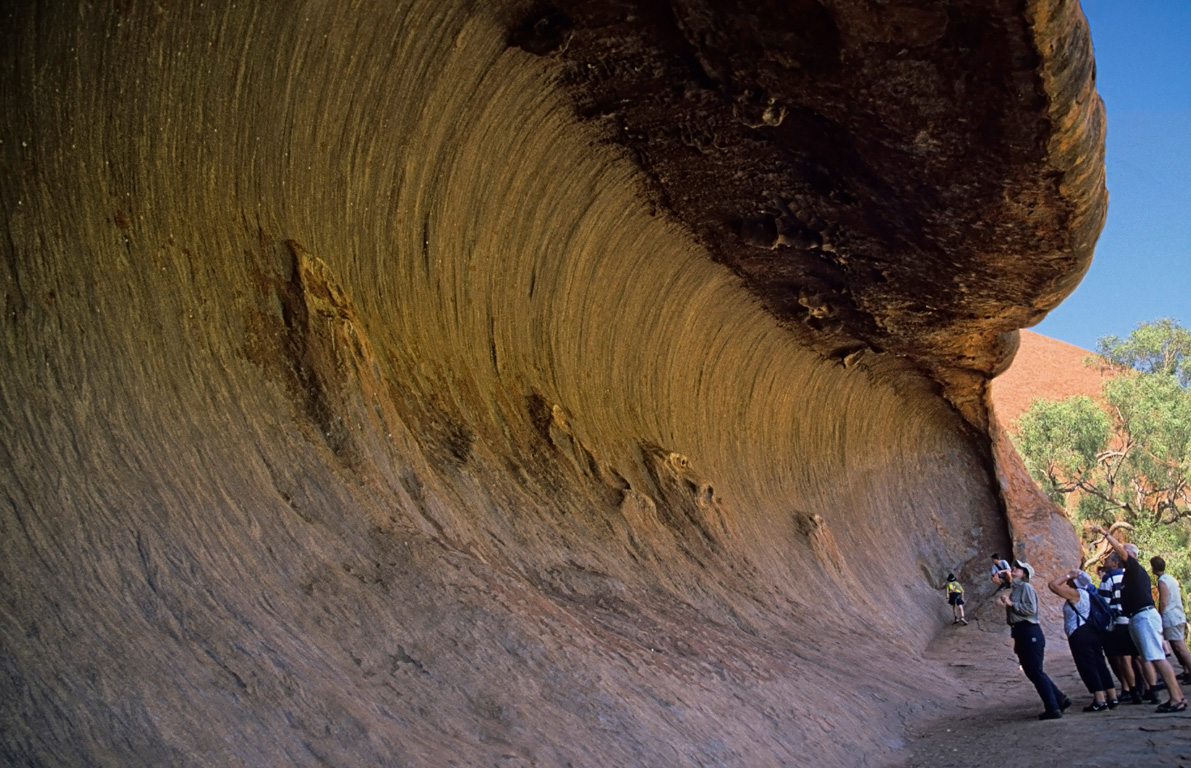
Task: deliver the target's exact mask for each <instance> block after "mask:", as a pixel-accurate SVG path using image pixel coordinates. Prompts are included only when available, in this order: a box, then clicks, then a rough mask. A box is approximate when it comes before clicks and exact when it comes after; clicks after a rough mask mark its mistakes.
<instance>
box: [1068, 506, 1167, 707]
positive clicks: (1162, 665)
mask: <svg viewBox="0 0 1191 768" xmlns="http://www.w3.org/2000/svg"><path fill="white" fill-rule="evenodd" d="M1092 530H1094V531H1096V532H1097V533H1100V534H1103V535H1104V539H1105V541H1107V542H1108V544H1109V546H1111V547H1112V549H1113V552H1115V553H1116V554H1117V557H1119V558H1121V560H1122V561H1123V562H1124V568H1125V578H1124V579H1122V581H1121V610H1123V611H1124V612H1125V614H1126V615H1127V616H1128V617H1129V634H1130V635H1132V637H1133V644H1134V645H1135V646H1137V650H1138V652H1139V653H1140V654H1141V658H1142V660H1143V661H1144V662H1145V665H1144V668H1143V671H1144V672H1145V673H1146V677H1149V678H1152V677H1153V675H1154V671H1155V670H1157V671H1158V673H1159V674H1161V675H1162V680H1163V681H1165V683H1166V690H1167V691H1168V692H1169V694H1170V697H1169V698H1168V699H1167V700H1166V703H1165V704H1160V705H1159V706H1158V708H1157V709H1156V710H1154V711H1155V712H1183V711H1185V710H1186V709H1187V700H1186V699H1185V698H1183V691H1182V689H1181V688H1179V681H1178V679H1177V678H1176V677H1175V676H1174V668H1173V667H1171V666H1170V662H1169V661H1167V660H1166V651H1165V650H1164V649H1163V648H1162V617H1161V615H1159V613H1158V609H1157V608H1155V607H1154V598H1153V597H1152V596H1151V594H1150V575H1149V574H1148V573H1146V570H1145V568H1142V567H1141V563H1139V562H1138V561H1137V546H1136V545H1134V544H1122V543H1121V542H1119V541H1117V540H1116V539H1115V538H1114V537H1113V535H1112V534H1111V533H1109V532H1108V531H1106V530H1104V527H1103V526H1099V525H1096V526H1093V527H1092ZM1146 682H1148V683H1151V684H1152V682H1153V680H1152V679H1151V680H1147V681H1146Z"/></svg>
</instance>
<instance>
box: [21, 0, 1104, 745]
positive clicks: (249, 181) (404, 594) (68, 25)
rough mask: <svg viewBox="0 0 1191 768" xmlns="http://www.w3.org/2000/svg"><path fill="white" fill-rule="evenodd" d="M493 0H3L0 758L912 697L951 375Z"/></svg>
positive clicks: (733, 737) (938, 553)
mask: <svg viewBox="0 0 1191 768" xmlns="http://www.w3.org/2000/svg"><path fill="white" fill-rule="evenodd" d="M529 11H530V9H527V8H523V7H514V6H509V7H504V6H500V7H493V8H488V7H480V6H478V5H471V4H468V3H446V4H444V3H441V2H433V3H431V2H413V3H410V4H407V5H403V6H400V7H392V6H389V5H384V4H375V3H367V2H361V3H353V4H351V5H350V6H349V5H345V4H342V3H337V2H317V1H315V0H309V1H307V2H300V3H295V4H291V5H284V6H283V5H272V4H256V3H249V4H244V3H232V2H230V1H229V2H206V3H202V4H193V3H191V4H172V3H164V2H127V3H116V4H111V5H107V4H91V3H86V2H80V3H78V4H76V5H73V6H72V5H70V4H67V3H43V4H39V3H13V4H10V5H9V6H8V7H7V9H6V10H5V11H4V17H5V21H4V24H3V25H0V28H2V30H3V31H2V32H0V35H2V38H0V51H2V52H3V53H2V55H3V56H4V70H3V71H4V75H3V77H2V78H0V103H2V104H3V107H4V110H5V114H6V121H5V122H6V125H5V128H4V132H3V144H2V145H0V164H2V165H0V190H2V194H0V208H2V210H3V221H4V227H5V229H4V237H3V238H0V249H2V250H0V253H2V261H3V269H2V271H0V279H2V280H3V286H4V294H3V295H4V305H3V311H4V322H3V344H2V346H0V354H2V357H0V369H2V370H3V387H2V388H0V429H2V430H3V431H2V434H3V436H4V439H3V440H2V441H0V451H2V455H3V460H2V461H0V491H2V492H3V493H2V495H0V531H2V535H0V548H2V549H0V578H2V579H3V582H2V583H3V589H2V590H0V606H2V612H0V663H2V664H3V669H4V674H3V675H0V701H2V702H3V704H0V713H2V716H3V722H4V727H3V729H2V732H0V754H2V755H3V756H4V762H7V763H14V764H47V765H52V764H103V765H138V764H139V765H160V764H175V765H211V764H220V765H238V764H272V765H279V764H295V765H317V764H332V765H392V764H401V765H446V764H459V765H480V764H496V765H567V764H570V765H576V766H579V765H592V766H595V765H709V764H715V765H720V764H725V765H750V766H751V765H797V764H811V763H814V764H817V765H830V764H840V765H854V764H856V755H857V754H858V750H859V751H860V753H862V754H864V755H865V756H866V757H865V759H866V760H868V761H869V762H871V763H873V764H881V763H885V762H889V761H891V760H895V759H897V755H898V753H897V751H896V750H897V747H898V745H899V743H900V738H901V735H902V733H903V731H904V728H905V725H906V722H907V718H910V717H913V716H915V715H918V714H922V713H924V712H927V711H934V709H935V708H937V707H938V706H939V705H940V702H942V701H944V700H946V698H947V697H948V692H949V690H950V686H951V685H953V683H952V682H951V681H950V680H949V678H947V677H946V675H945V674H944V673H943V672H942V671H940V670H938V669H935V668H934V667H932V666H930V665H929V664H927V663H926V662H923V661H921V660H920V658H919V653H918V652H919V650H920V649H921V648H922V647H923V646H924V644H925V643H926V642H927V641H928V640H929V638H930V637H931V635H932V633H933V632H934V631H935V629H936V627H937V625H938V624H939V623H940V621H941V619H942V617H943V616H944V615H946V609H945V606H944V603H943V601H942V598H941V597H940V593H938V592H937V590H938V589H939V587H941V585H942V577H943V576H944V575H945V573H946V572H947V571H948V570H957V571H961V572H963V573H964V574H965V575H966V576H968V577H970V578H971V579H972V580H973V581H975V579H976V578H977V577H978V576H979V575H980V574H981V573H982V569H983V554H984V552H985V551H986V549H987V548H989V547H1000V548H1002V549H1008V546H1009V544H1008V541H1009V538H1008V534H1007V531H1006V527H1005V517H1004V514H1003V506H1004V501H1003V499H1002V498H1001V495H1000V490H999V488H998V485H997V480H996V473H995V472H994V469H993V458H992V450H991V444H990V442H989V440H988V437H987V435H985V434H984V433H983V432H981V431H980V430H979V429H976V428H974V427H973V426H972V424H973V423H978V422H979V419H978V418H977V419H975V420H973V419H972V418H967V419H965V418H964V416H962V415H961V414H960V413H959V412H957V410H956V409H955V408H954V407H953V406H952V404H951V403H949V402H948V400H947V399H946V398H944V397H942V396H941V395H940V384H939V382H938V381H937V380H936V378H933V377H932V375H931V372H930V371H931V369H930V366H924V365H919V364H918V363H917V362H915V361H914V360H913V359H911V358H905V357H897V356H891V355H881V354H877V353H875V352H874V353H873V354H871V355H869V356H868V358H867V360H861V359H860V358H859V357H857V356H855V355H853V354H851V352H854V351H855V350H852V351H850V352H849V354H846V355H844V356H842V357H834V358H833V357H831V356H824V355H823V354H821V352H820V351H819V350H817V349H816V348H815V345H814V344H812V343H808V341H807V339H806V338H804V336H803V335H802V332H795V331H792V329H791V327H790V325H789V323H788V318H784V317H782V316H781V315H780V313H777V314H775V312H774V311H773V307H772V306H771V302H770V298H771V297H770V296H767V295H766V294H764V293H763V292H760V293H759V292H758V291H757V290H756V286H755V285H751V284H750V282H749V279H748V277H747V276H742V275H741V274H740V272H739V271H734V270H733V269H732V268H731V267H730V266H729V265H727V264H724V263H722V262H723V259H722V258H720V256H719V255H717V252H716V251H715V249H714V247H711V246H709V243H708V242H707V241H706V239H705V238H702V237H701V236H700V234H699V233H698V232H697V231H695V229H696V228H692V227H691V226H689V225H687V224H684V223H683V221H682V219H681V217H680V216H677V215H674V214H673V212H672V211H670V210H669V209H667V208H665V207H659V206H658V205H657V204H656V203H657V201H658V198H657V189H658V188H657V186H656V182H657V178H656V175H652V176H651V175H650V174H649V173H642V163H641V155H640V154H639V153H638V154H635V153H634V151H633V149H632V147H631V146H626V145H624V144H621V143H617V142H615V141H612V142H609V141H608V137H607V135H606V134H605V133H604V132H603V131H602V129H601V128H600V126H599V125H596V124H593V123H592V122H591V121H590V120H587V119H585V117H584V116H583V114H581V111H577V109H576V104H577V102H576V98H575V91H574V90H571V89H570V86H568V85H565V83H571V82H573V78H571V76H570V75H573V70H572V69H571V68H572V67H573V66H574V61H575V60H573V59H572V60H566V59H564V58H562V57H561V56H560V55H558V54H557V53H552V51H554V50H555V45H554V43H549V44H545V43H543V44H542V45H538V44H537V43H534V42H533V40H534V39H536V38H533V37H532V35H533V34H537V35H538V36H539V37H544V38H545V39H546V40H547V41H548V42H549V41H550V40H553V39H554V38H555V37H557V38H558V39H559V40H562V39H565V38H566V35H565V34H563V33H561V32H560V33H558V34H554V33H552V32H550V28H548V27H547V28H546V29H545V31H543V28H542V27H536V28H535V27H533V26H532V25H531V27H530V28H529V29H530V33H528V34H530V35H531V39H530V41H529V42H526V39H525V37H524V35H525V34H527V33H525V32H524V27H521V26H518V25H519V24H521V23H522V22H523V20H524V19H526V18H529V19H533V18H538V16H535V13H539V14H540V9H539V10H537V11H535V13H530V12H529ZM836 12H837V13H838V12H840V11H839V9H837V10H836ZM559 13H561V11H560V12H559ZM1075 13H1078V11H1077V10H1076V11H1075ZM547 15H549V14H547ZM550 18H554V19H561V18H566V19H568V20H569V21H568V24H576V25H578V28H579V29H583V28H584V27H583V26H582V25H583V23H584V22H583V17H582V14H580V13H578V12H577V11H575V10H574V9H572V10H571V11H570V13H569V14H562V16H558V17H554V16H551V17H550ZM559 23H560V24H561V22H559ZM567 28H568V25H567V24H561V26H560V29H563V30H565V29H567ZM535 29H536V30H537V31H536V32H534V30H535ZM518 30H522V31H521V32H518ZM576 34H578V33H576ZM518 35H521V37H518ZM535 48H537V49H540V50H533V49H535ZM568 73H570V75H569V74H568ZM1094 139H1095V137H1093V138H1092V139H1091V140H1094ZM1088 255H1090V254H1082V253H1075V255H1074V257H1073V258H1074V259H1075V262H1077V263H1078V264H1084V263H1086V258H1087V256H1088ZM1079 268H1082V267H1079ZM1056 300H1057V298H1056ZM998 332H999V331H998ZM924 349H925V347H924ZM927 351H929V350H927ZM943 386H946V384H945V383H944V385H943ZM970 561H971V562H973V565H972V566H971V570H968V569H967V568H966V566H965V564H966V563H968V562H970Z"/></svg>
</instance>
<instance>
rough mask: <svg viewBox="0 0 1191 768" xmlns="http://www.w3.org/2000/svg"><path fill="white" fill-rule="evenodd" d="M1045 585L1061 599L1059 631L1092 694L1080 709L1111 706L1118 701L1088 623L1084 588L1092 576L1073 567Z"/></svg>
mask: <svg viewBox="0 0 1191 768" xmlns="http://www.w3.org/2000/svg"><path fill="white" fill-rule="evenodd" d="M1046 586H1047V587H1048V588H1049V589H1050V591H1051V592H1054V593H1055V594H1056V595H1058V596H1059V597H1061V598H1063V600H1064V603H1063V631H1064V632H1065V633H1066V635H1067V645H1068V646H1069V647H1070V648H1071V658H1072V659H1073V660H1074V661H1075V669H1076V671H1077V672H1079V679H1080V680H1082V681H1083V684H1084V685H1086V686H1087V688H1088V693H1090V694H1092V703H1091V704H1089V705H1088V706H1086V707H1084V708H1083V711H1084V712H1103V711H1104V710H1106V709H1115V708H1116V706H1117V704H1118V703H1119V702H1118V701H1117V689H1116V686H1115V685H1114V684H1113V680H1112V672H1109V671H1108V664H1107V663H1106V662H1105V660H1104V646H1103V644H1102V641H1101V639H1100V634H1099V633H1098V632H1097V631H1096V629H1095V628H1094V627H1093V626H1092V625H1091V624H1089V623H1088V617H1089V616H1091V613H1092V599H1091V598H1090V597H1089V596H1088V591H1087V590H1088V588H1090V587H1091V586H1092V577H1091V576H1089V575H1088V574H1086V573H1084V572H1083V571H1081V570H1078V569H1077V570H1074V571H1067V572H1066V573H1064V574H1063V575H1062V576H1058V577H1056V578H1055V579H1053V580H1051V582H1050V583H1049V584H1047V585H1046Z"/></svg>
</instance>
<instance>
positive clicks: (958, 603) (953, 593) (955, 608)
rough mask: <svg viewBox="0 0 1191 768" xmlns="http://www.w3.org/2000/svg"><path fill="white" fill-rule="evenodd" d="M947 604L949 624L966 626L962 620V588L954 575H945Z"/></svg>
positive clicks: (963, 619)
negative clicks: (948, 604)
mask: <svg viewBox="0 0 1191 768" xmlns="http://www.w3.org/2000/svg"><path fill="white" fill-rule="evenodd" d="M947 602H948V603H950V604H951V623H952V624H967V623H968V620H967V619H965V618H964V588H963V586H962V585H961V584H960V583H959V582H958V581H956V580H955V574H954V573H949V574H947Z"/></svg>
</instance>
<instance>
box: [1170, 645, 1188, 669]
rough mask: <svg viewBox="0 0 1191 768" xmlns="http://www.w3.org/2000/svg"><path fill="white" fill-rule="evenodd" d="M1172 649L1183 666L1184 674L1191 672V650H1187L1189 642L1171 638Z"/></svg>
mask: <svg viewBox="0 0 1191 768" xmlns="http://www.w3.org/2000/svg"><path fill="white" fill-rule="evenodd" d="M1170 649H1171V650H1172V651H1174V655H1175V658H1177V659H1178V660H1179V664H1180V665H1181V666H1182V667H1183V674H1187V673H1191V651H1188V650H1187V643H1185V642H1183V641H1182V640H1171V641H1170Z"/></svg>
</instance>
